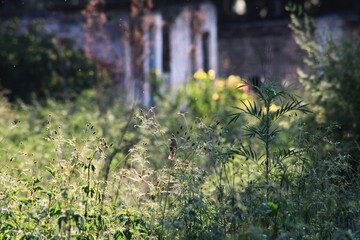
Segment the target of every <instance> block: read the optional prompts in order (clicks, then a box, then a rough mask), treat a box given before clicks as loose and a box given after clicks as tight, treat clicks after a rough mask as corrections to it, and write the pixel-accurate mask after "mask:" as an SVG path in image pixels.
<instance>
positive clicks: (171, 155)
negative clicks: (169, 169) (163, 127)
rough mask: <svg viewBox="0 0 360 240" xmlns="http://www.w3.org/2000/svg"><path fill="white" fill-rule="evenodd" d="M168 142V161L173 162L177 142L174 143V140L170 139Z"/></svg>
mask: <svg viewBox="0 0 360 240" xmlns="http://www.w3.org/2000/svg"><path fill="white" fill-rule="evenodd" d="M169 141H170V144H169V150H170V154H169V157H168V159H169V160H174V159H175V155H176V149H177V142H176V139H175V138H170V139H169Z"/></svg>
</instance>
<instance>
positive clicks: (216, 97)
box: [211, 93, 220, 101]
mask: <svg viewBox="0 0 360 240" xmlns="http://www.w3.org/2000/svg"><path fill="white" fill-rule="evenodd" d="M211 98H212V100H214V101H217V100H219V98H220V95H219V94H218V93H214V94H213V95H212V97H211Z"/></svg>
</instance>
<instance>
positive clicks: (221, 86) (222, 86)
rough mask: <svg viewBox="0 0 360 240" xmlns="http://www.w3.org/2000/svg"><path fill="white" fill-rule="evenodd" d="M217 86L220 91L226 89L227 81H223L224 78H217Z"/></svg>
mask: <svg viewBox="0 0 360 240" xmlns="http://www.w3.org/2000/svg"><path fill="white" fill-rule="evenodd" d="M215 87H216V88H217V89H218V90H219V91H224V89H225V81H223V80H217V81H215Z"/></svg>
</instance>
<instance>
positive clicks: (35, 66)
mask: <svg viewBox="0 0 360 240" xmlns="http://www.w3.org/2000/svg"><path fill="white" fill-rule="evenodd" d="M0 49H1V51H0V88H1V90H2V91H8V94H9V97H10V99H11V100H14V99H15V98H21V99H22V100H25V101H27V102H29V101H31V99H32V98H33V97H36V98H39V99H41V98H44V97H52V98H60V99H71V98H74V96H76V95H77V94H79V93H80V92H81V91H82V90H84V89H88V88H90V87H91V86H93V85H94V83H95V82H96V68H95V63H94V62H93V61H92V60H89V59H87V58H86V57H85V55H84V54H83V53H81V52H80V51H79V50H74V46H73V44H72V42H70V41H65V40H60V39H58V38H56V37H54V36H52V35H50V34H49V33H47V32H46V31H45V30H44V28H43V26H42V25H41V23H39V22H32V23H31V24H29V25H28V26H26V29H22V28H21V24H20V22H19V21H18V20H16V19H13V20H8V21H6V22H3V23H2V24H1V25H0Z"/></svg>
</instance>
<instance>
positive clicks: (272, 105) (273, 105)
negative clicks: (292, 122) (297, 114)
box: [270, 104, 280, 112]
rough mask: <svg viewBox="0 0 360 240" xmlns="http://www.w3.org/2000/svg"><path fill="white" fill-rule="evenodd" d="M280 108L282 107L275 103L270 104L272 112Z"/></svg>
mask: <svg viewBox="0 0 360 240" xmlns="http://www.w3.org/2000/svg"><path fill="white" fill-rule="evenodd" d="M279 109H280V107H279V106H277V105H275V104H271V105H270V112H276V111H277V110H279Z"/></svg>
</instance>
